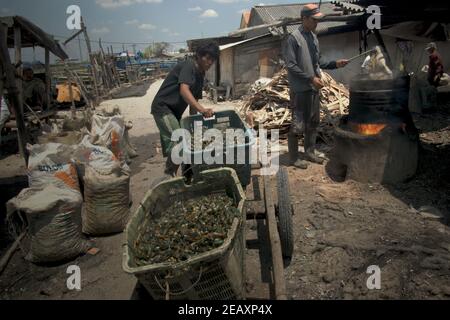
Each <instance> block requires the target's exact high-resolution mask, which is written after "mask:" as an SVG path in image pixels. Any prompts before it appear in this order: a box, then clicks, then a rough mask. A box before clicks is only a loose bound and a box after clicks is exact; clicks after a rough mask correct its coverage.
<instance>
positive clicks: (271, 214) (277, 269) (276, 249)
mask: <svg viewBox="0 0 450 320" xmlns="http://www.w3.org/2000/svg"><path fill="white" fill-rule="evenodd" d="M263 180H264V197H265V204H266V212H267V229H268V232H269V239H270V248H271V251H272V265H273V272H272V273H273V282H274V287H275V298H276V299H277V300H287V294H286V281H285V278H284V264H283V254H282V251H281V240H280V234H279V233H278V227H277V218H276V215H275V206H274V203H273V199H272V189H271V187H270V182H269V177H267V176H263Z"/></svg>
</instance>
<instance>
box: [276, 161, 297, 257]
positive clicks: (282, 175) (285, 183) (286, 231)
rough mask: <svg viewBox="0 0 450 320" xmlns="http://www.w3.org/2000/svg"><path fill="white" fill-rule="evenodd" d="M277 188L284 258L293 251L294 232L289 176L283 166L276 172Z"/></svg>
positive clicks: (289, 255) (290, 255)
mask: <svg viewBox="0 0 450 320" xmlns="http://www.w3.org/2000/svg"><path fill="white" fill-rule="evenodd" d="M277 189H278V210H277V211H278V230H279V233H280V241H281V250H282V252H283V256H284V257H285V258H291V257H292V253H293V251H294V232H293V229H292V214H293V209H292V205H291V192H290V189H289V178H288V173H287V170H286V168H285V167H281V168H280V170H279V171H278V173H277Z"/></svg>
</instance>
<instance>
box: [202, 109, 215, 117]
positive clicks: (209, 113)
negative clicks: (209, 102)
mask: <svg viewBox="0 0 450 320" xmlns="http://www.w3.org/2000/svg"><path fill="white" fill-rule="evenodd" d="M201 114H202V115H203V117H204V118H211V117H212V116H214V111H213V109H203V110H202V111H201Z"/></svg>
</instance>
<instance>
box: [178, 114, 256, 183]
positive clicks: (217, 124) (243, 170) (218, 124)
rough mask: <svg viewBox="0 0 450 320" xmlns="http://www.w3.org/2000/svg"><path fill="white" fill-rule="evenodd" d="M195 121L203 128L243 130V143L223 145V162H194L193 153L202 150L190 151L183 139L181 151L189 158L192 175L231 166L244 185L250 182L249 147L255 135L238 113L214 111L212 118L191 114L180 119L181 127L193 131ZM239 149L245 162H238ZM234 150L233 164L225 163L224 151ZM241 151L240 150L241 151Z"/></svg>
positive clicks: (253, 142) (187, 142)
mask: <svg viewBox="0 0 450 320" xmlns="http://www.w3.org/2000/svg"><path fill="white" fill-rule="evenodd" d="M196 122H201V123H202V126H203V128H205V129H227V128H236V129H242V130H244V132H245V143H244V144H234V145H233V146H231V147H227V146H225V148H224V153H223V155H222V159H223V163H224V164H195V163H194V159H195V155H196V154H199V153H203V152H204V151H203V150H202V151H192V150H191V148H190V146H189V145H188V144H190V141H186V140H183V152H185V153H186V155H187V156H188V157H189V158H190V159H191V162H192V171H193V173H194V175H198V174H199V173H200V172H202V171H204V170H210V169H215V168H223V167H226V168H232V169H234V170H235V171H236V173H237V175H238V178H239V180H240V182H241V184H242V186H244V188H245V187H246V186H248V185H249V184H250V179H251V148H252V146H253V145H254V144H255V142H256V140H255V136H254V134H253V131H252V130H251V129H250V128H249V127H248V126H247V125H246V124H245V122H244V121H242V119H241V118H240V117H239V115H238V114H237V113H236V112H235V111H234V110H226V111H219V112H216V113H215V115H214V117H213V118H212V119H204V118H203V116H202V115H193V116H189V117H187V118H183V119H182V120H181V127H182V128H183V129H187V130H189V131H190V132H191V134H192V133H193V132H194V124H195V123H196ZM240 150H243V152H244V153H245V163H244V164H238V161H237V155H238V152H239V151H240ZM228 152H234V158H233V164H225V163H226V153H228ZM241 152H242V151H241Z"/></svg>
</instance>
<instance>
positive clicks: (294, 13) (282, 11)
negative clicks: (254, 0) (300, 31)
mask: <svg viewBox="0 0 450 320" xmlns="http://www.w3.org/2000/svg"><path fill="white" fill-rule="evenodd" d="M341 2H344V1H341ZM316 4H318V3H316ZM304 5H305V3H303V4H286V5H268V6H255V7H254V11H252V14H256V15H258V17H259V18H260V19H261V20H262V21H263V23H264V24H270V23H273V22H275V21H280V20H283V19H284V18H299V16H300V11H301V10H302V8H303V6H304ZM320 11H321V12H322V13H323V14H325V15H328V16H342V12H343V9H342V8H340V7H339V6H337V5H335V4H333V3H332V2H322V5H321V7H320ZM257 20H259V19H255V21H257ZM258 24H259V23H253V24H252V17H251V18H250V24H249V26H255V25H258ZM345 26H347V22H345V21H324V22H320V23H319V24H318V25H317V33H318V34H323V33H327V32H328V30H330V29H333V28H339V27H345ZM298 27H299V24H295V25H290V26H288V27H287V30H288V31H289V32H293V31H294V30H295V29H297V28H298ZM271 32H272V33H274V34H281V33H282V32H283V29H282V28H281V27H280V28H273V30H271Z"/></svg>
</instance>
